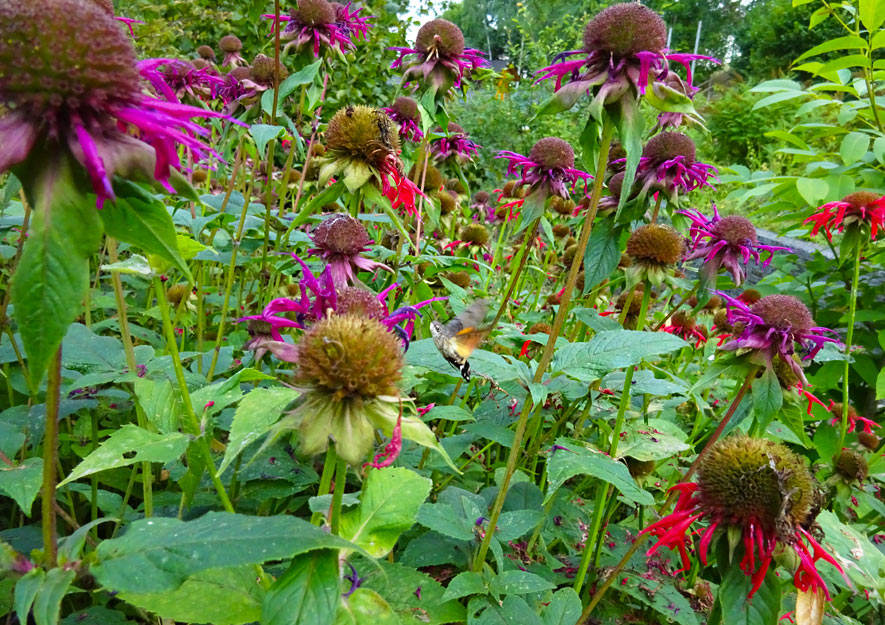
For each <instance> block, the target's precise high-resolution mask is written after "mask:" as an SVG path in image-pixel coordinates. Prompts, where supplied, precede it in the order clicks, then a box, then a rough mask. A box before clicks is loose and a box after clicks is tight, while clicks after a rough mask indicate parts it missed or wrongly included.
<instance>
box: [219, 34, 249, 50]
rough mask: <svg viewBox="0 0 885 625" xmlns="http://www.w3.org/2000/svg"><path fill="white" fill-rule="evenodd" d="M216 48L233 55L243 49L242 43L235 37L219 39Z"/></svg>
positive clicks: (227, 36)
mask: <svg viewBox="0 0 885 625" xmlns="http://www.w3.org/2000/svg"><path fill="white" fill-rule="evenodd" d="M218 47H219V48H221V50H222V51H223V52H227V53H228V54H234V53H236V52H239V51H240V50H242V49H243V42H242V41H240V38H239V37H237V36H236V35H225V36H224V37H222V38H221V39H219V41H218Z"/></svg>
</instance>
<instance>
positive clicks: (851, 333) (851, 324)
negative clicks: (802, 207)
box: [836, 243, 863, 449]
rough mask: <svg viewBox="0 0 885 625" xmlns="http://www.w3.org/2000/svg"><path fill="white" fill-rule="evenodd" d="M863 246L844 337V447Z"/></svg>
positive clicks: (859, 250) (856, 256) (841, 443)
mask: <svg viewBox="0 0 885 625" xmlns="http://www.w3.org/2000/svg"><path fill="white" fill-rule="evenodd" d="M862 252H863V245H861V244H860V243H858V244H857V249H856V251H855V253H854V275H853V277H852V279H851V294H850V295H849V298H850V299H849V301H848V330H847V331H846V335H845V367H844V369H843V370H842V423H841V425H840V427H839V446H838V447H836V449H842V447H843V446H844V445H845V435H846V434H847V433H848V401H849V397H848V377H849V375H850V373H851V343H852V340H853V339H854V317H855V315H856V314H857V283H858V281H859V280H860V257H861V253H862Z"/></svg>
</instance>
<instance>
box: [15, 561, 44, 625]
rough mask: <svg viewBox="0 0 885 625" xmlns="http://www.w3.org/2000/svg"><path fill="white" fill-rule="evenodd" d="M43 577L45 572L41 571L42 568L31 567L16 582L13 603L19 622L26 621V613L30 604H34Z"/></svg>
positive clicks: (28, 611)
mask: <svg viewBox="0 0 885 625" xmlns="http://www.w3.org/2000/svg"><path fill="white" fill-rule="evenodd" d="M44 579H46V573H44V572H43V569H31V570H30V571H28V572H27V573H25V574H24V575H23V576H22V577H21V579H19V580H18V582H16V584H15V597H14V603H13V605H14V607H15V613H16V615H17V616H18V622H19V623H27V622H28V614H30V612H31V606H32V605H34V599H35V598H36V597H37V592H38V591H39V590H40V586H42V585H43V580H44Z"/></svg>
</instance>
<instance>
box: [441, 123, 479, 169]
mask: <svg viewBox="0 0 885 625" xmlns="http://www.w3.org/2000/svg"><path fill="white" fill-rule="evenodd" d="M434 132H437V133H442V132H444V131H443V130H442V128H440V127H438V126H437V128H436V129H435V130H434ZM445 132H446V136H445V137H440V138H439V139H434V140H433V141H432V142H431V143H430V153H431V154H432V155H433V157H434V158H435V159H436V160H437V161H439V162H443V161H448V160H453V161H457V162H459V163H467V162H469V161H471V160H473V157H474V156H476V153H477V152H479V149H480V148H481V147H482V146H481V145H479V144H477V143H476V142H474V141H472V140H471V139H470V138H468V136H467V133H466V132H464V129H463V128H461V126H459V125H458V124H455V123H452V122H449V128H448V130H447V131H445Z"/></svg>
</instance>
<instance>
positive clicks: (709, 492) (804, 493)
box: [698, 434, 814, 530]
mask: <svg viewBox="0 0 885 625" xmlns="http://www.w3.org/2000/svg"><path fill="white" fill-rule="evenodd" d="M698 497H699V499H700V501H701V506H702V507H703V508H704V509H705V510H706V511H707V512H708V513H711V514H713V515H715V516H716V517H718V518H721V519H722V522H724V523H728V524H736V525H743V524H746V523H749V522H751V521H752V522H755V523H759V524H761V525H762V526H763V527H764V528H767V529H769V530H771V529H775V528H776V527H777V526H778V525H779V522H780V521H782V520H783V516H784V514H789V516H790V517H792V521H793V524H795V523H802V522H803V521H805V519H806V518H807V517H808V514H809V511H810V509H811V507H812V503H813V501H814V479H813V478H812V477H811V473H809V471H808V467H807V466H806V464H805V462H804V461H803V459H802V458H801V457H800V456H797V455H796V454H794V453H793V452H792V451H790V450H789V449H788V448H787V447H785V446H784V445H780V444H778V443H774V442H772V441H769V440H766V439H761V438H750V437H749V436H746V435H743V434H738V435H735V436H730V437H729V438H727V439H725V440H722V441H719V442H718V443H716V444H715V445H714V446H713V447H712V448H711V449H710V452H709V454H707V456H706V457H705V458H704V459H703V460H702V461H701V465H700V467H699V469H698Z"/></svg>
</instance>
